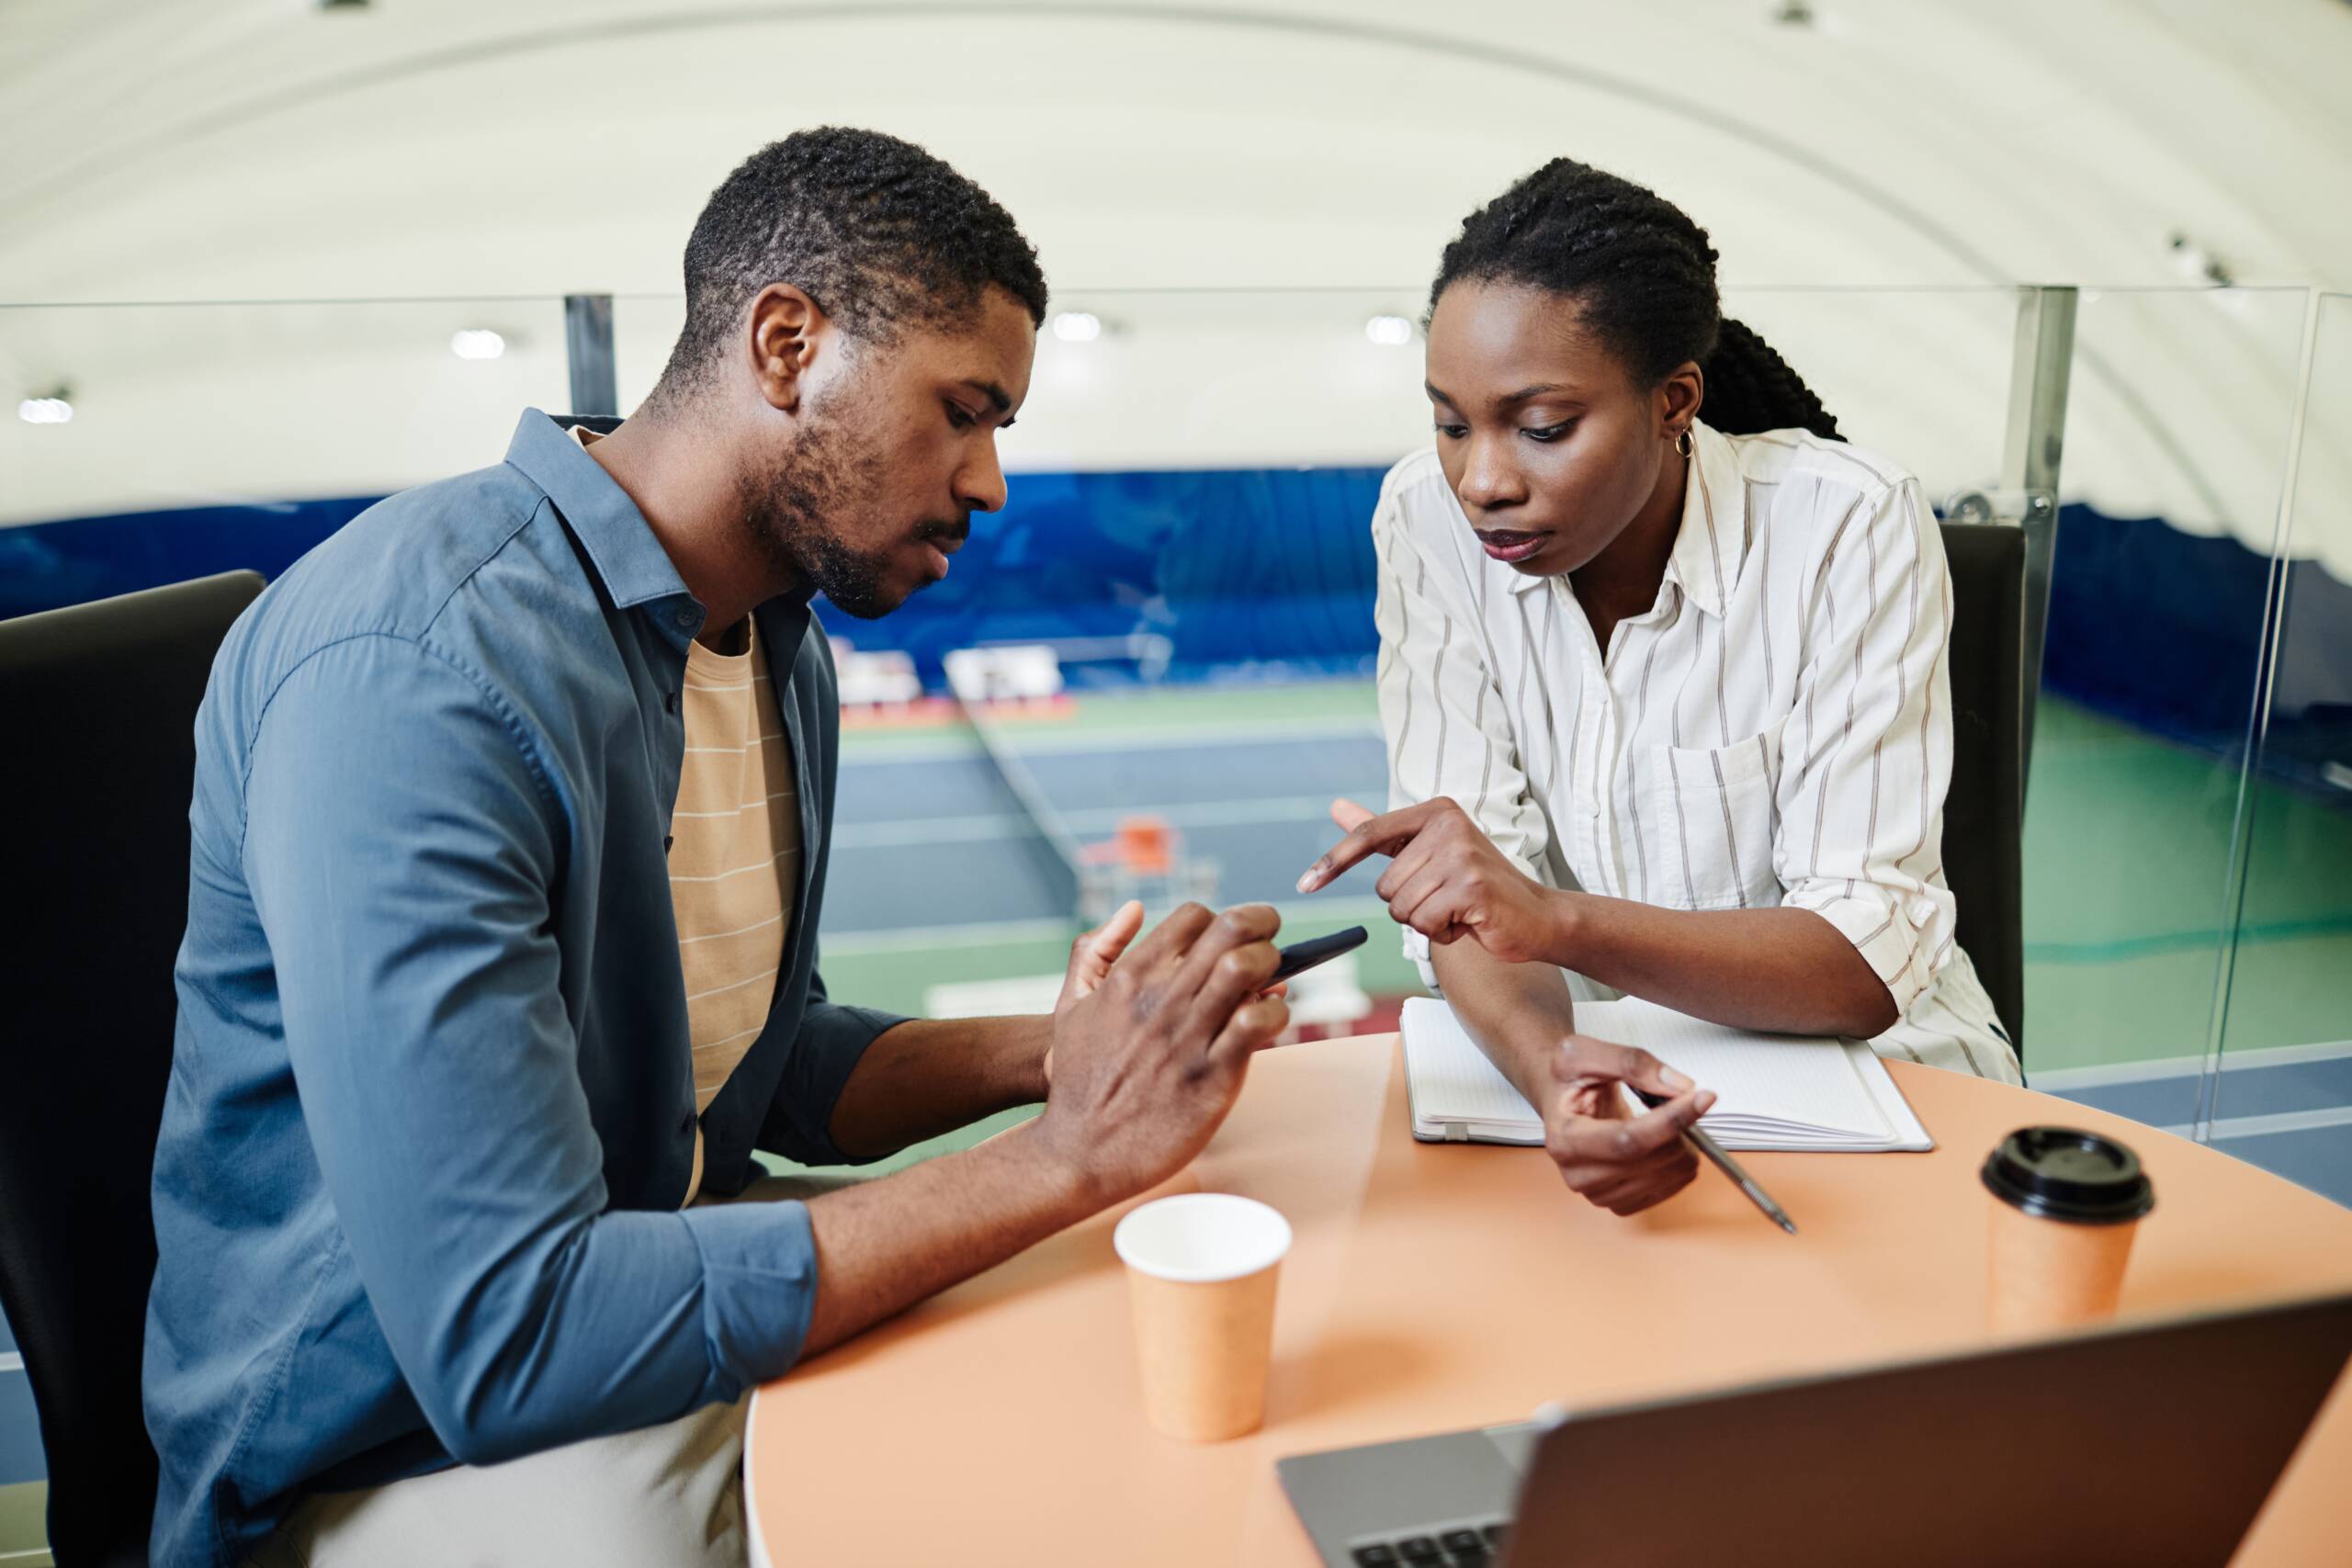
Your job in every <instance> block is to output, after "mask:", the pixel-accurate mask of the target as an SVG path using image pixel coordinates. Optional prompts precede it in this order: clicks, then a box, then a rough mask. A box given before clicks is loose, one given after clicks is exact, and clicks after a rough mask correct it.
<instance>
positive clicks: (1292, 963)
mask: <svg viewBox="0 0 2352 1568" xmlns="http://www.w3.org/2000/svg"><path fill="white" fill-rule="evenodd" d="M1371 936H1372V933H1371V932H1370V931H1365V930H1364V929H1363V927H1362V926H1350V927H1349V928H1348V929H1347V930H1346V931H1333V932H1332V933H1331V934H1330V935H1329V936H1318V937H1310V938H1308V939H1307V940H1306V941H1305V942H1293V943H1291V944H1290V945H1289V946H1288V947H1285V948H1283V949H1282V959H1283V961H1282V962H1281V963H1280V964H1276V965H1275V966H1274V977H1273V979H1272V980H1269V981H1267V982H1266V984H1268V985H1269V986H1271V985H1272V984H1274V983H1275V981H1278V980H1287V979H1289V978H1290V977H1291V976H1294V975H1298V974H1303V973H1304V972H1306V970H1309V969H1312V968H1314V967H1315V966H1316V965H1317V964H1320V963H1322V962H1323V961H1324V960H1325V959H1327V958H1337V957H1339V956H1340V954H1341V953H1351V952H1353V951H1354V950H1355V949H1357V948H1359V947H1362V946H1363V944H1364V943H1365V942H1367V941H1369V940H1370V939H1371Z"/></svg>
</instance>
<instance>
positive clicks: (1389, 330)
mask: <svg viewBox="0 0 2352 1568" xmlns="http://www.w3.org/2000/svg"><path fill="white" fill-rule="evenodd" d="M1363 335H1364V336H1366V337H1368V338H1370V339H1371V340H1372V341H1373V342H1374V343H1376V344H1380V346H1381V347H1383V348H1402V347H1403V346H1404V345H1405V344H1408V343H1410V342H1412V341H1413V323H1412V322H1411V321H1408V320H1406V319H1405V318H1404V317H1402V316H1374V317H1373V318H1372V319H1371V320H1370V321H1366V322H1364V324H1363Z"/></svg>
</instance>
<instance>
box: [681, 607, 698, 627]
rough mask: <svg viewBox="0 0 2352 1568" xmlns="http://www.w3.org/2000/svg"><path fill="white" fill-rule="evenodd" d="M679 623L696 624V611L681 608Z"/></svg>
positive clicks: (685, 624)
mask: <svg viewBox="0 0 2352 1568" xmlns="http://www.w3.org/2000/svg"><path fill="white" fill-rule="evenodd" d="M678 624H679V625H680V626H693V625H694V624H695V613H694V612H693V611H692V610H681V611H679V612H678Z"/></svg>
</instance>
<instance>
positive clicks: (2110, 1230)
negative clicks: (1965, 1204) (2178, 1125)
mask: <svg viewBox="0 0 2352 1568" xmlns="http://www.w3.org/2000/svg"><path fill="white" fill-rule="evenodd" d="M1983 1175H1984V1179H1985V1190H1988V1191H1989V1192H1991V1193H1992V1194H1993V1205H1992V1207H1993V1232H1992V1244H1993V1245H1992V1269H1991V1272H1990V1275H1989V1277H1988V1280H1987V1282H1986V1291H1987V1294H1986V1311H1987V1316H1988V1317H1989V1319H1990V1321H1991V1323H1992V1325H1993V1326H1994V1327H1995V1328H1996V1329H2007V1330H2020V1331H2026V1332H2031V1331H2034V1330H2038V1329H2054V1328H2066V1327H2071V1326H2073V1325H2077V1324H2085V1323H2095V1322H2097V1321H2098V1320H2099V1319H2101V1318H2103V1317H2106V1316H2108V1315H2109V1314H2112V1313H2113V1312H2114V1311H2115V1301H2116V1297H2117V1295H2118V1293H2119V1292H2120V1291H2121V1289H2122V1286H2123V1267H2124V1265H2125V1264H2126V1263H2127V1262H2129V1261H2130V1260H2131V1237H2132V1235H2133V1234H2134V1233H2135V1232H2136V1231H2137V1229H2138V1227H2139V1222H2140V1216H2141V1215H2143V1214H2144V1213H2147V1212H2148V1211H2149V1210H2150V1209H2153V1208H2154V1207H2155V1205H2156V1194H2155V1189H2154V1187H2152V1186H2150V1185H2149V1183H2148V1177H2147V1173H2146V1172H2145V1171H2143V1170H2142V1169H2141V1168H2140V1156H2138V1155H2135V1154H2133V1153H2132V1152H2131V1150H2130V1149H2128V1148H2126V1147H2124V1146H2123V1145H2121V1144H2119V1143H2117V1142H2116V1141H2115V1140H2114V1139H2112V1138H2107V1137H2102V1136H2100V1135H2099V1134H2097V1133H2086V1132H2082V1131H2079V1130H2078V1129H2075V1128H2073V1127H2020V1128H2019V1129H2018V1130H2017V1131H2016V1132H2014V1133H2011V1134H2009V1135H2008V1136H2007V1137H2006V1138H2004V1139H2002V1140H2001V1143H2000V1146H1999V1147H1997V1148H1996V1149H1995V1150H1994V1151H1993V1152H1992V1153H1991V1154H1990V1155H1988V1156H1985V1169H1984V1172H1983Z"/></svg>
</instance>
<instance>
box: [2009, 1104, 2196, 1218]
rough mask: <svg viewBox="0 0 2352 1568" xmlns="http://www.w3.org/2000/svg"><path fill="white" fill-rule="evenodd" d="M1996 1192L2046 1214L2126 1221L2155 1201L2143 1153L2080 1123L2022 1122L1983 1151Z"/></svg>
mask: <svg viewBox="0 0 2352 1568" xmlns="http://www.w3.org/2000/svg"><path fill="white" fill-rule="evenodd" d="M1984 1177H1985V1188H1986V1190H1989V1191H1990V1192H1991V1193H1992V1194H1993V1196H1994V1197H1996V1198H1998V1199H2000V1200H2001V1201H2004V1202H2007V1203H2013V1204H2015V1205H2016V1206H2017V1207H2018V1208H2019V1209H2021V1210H2023V1211H2024V1212H2025V1213H2029V1214H2033V1215H2037V1216H2039V1217H2040V1218H2042V1219H2049V1220H2067V1221H2071V1222H2073V1223H2074V1224H2082V1225H2113V1224H2123V1223H2125V1222H2126V1221H2129V1220H2136V1219H2138V1218H2139V1217H2140V1216H2141V1215H2143V1214H2144V1213H2147V1212H2148V1211H2149V1210H2151V1209H2153V1208H2154V1207H2155V1206H2156V1190H2155V1189H2154V1187H2152V1186H2150V1185H2149V1182H2148V1177H2147V1173H2146V1172H2145V1171H2143V1170H2142V1169H2141V1168H2140V1156H2138V1155H2135V1154H2133V1153H2132V1152H2131V1150H2130V1149H2128V1148H2126V1147H2124V1146H2123V1145H2121V1144H2119V1143H2117V1142H2116V1141H2115V1140H2114V1139H2113V1138H2106V1137H2101V1136H2100V1135H2099V1134H2097V1133H2086V1132H2084V1131H2082V1130H2081V1129H2080V1128H2077V1127H2020V1128H2018V1130H2017V1131H2016V1132H2014V1133H2011V1134H2009V1135H2008V1136H2007V1137H2006V1138H2004V1139H2002V1140H2001V1145H2000V1147H1998V1148H1996V1149H1995V1150H1994V1151H1993V1152H1992V1153H1991V1154H1989V1155H1987V1156H1985V1170H1984Z"/></svg>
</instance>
